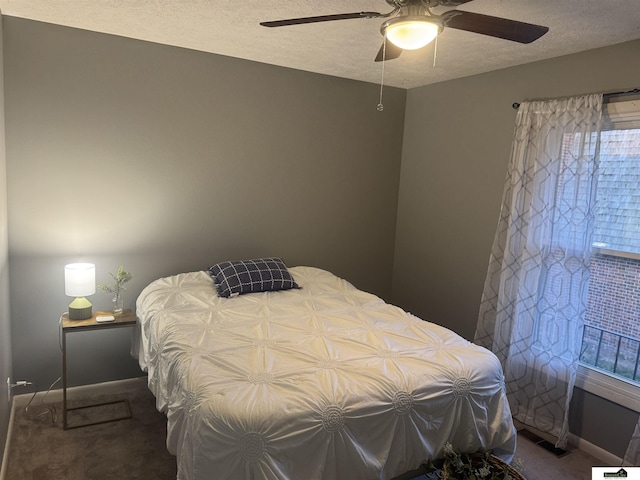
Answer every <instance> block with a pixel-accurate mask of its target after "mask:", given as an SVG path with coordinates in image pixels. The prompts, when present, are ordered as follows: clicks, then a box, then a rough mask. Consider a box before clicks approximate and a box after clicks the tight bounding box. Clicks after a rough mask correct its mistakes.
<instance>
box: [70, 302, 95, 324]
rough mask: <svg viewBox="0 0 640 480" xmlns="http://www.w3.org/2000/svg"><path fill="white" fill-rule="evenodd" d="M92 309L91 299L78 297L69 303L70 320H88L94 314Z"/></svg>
mask: <svg viewBox="0 0 640 480" xmlns="http://www.w3.org/2000/svg"><path fill="white" fill-rule="evenodd" d="M91 309H92V305H91V303H90V302H89V300H87V299H86V298H84V297H78V298H76V299H75V300H74V301H73V302H71V304H70V305H69V320H87V319H88V318H91V317H92V316H93V312H92V310H91Z"/></svg>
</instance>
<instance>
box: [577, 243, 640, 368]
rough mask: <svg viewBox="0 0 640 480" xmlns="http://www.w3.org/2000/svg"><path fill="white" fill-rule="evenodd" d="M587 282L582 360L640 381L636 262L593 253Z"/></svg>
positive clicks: (638, 269)
mask: <svg viewBox="0 0 640 480" xmlns="http://www.w3.org/2000/svg"><path fill="white" fill-rule="evenodd" d="M589 282H590V283H589V294H588V297H587V312H586V316H585V335H584V341H583V354H582V360H583V362H584V363H587V364H590V365H595V366H597V367H599V368H602V369H603V370H607V371H611V372H613V371H614V369H615V373H617V374H619V375H621V376H623V377H626V378H630V379H634V377H635V379H636V381H638V380H640V371H639V368H640V367H639V365H638V355H639V354H640V261H639V260H635V259H631V258H624V257H617V256H613V255H602V254H595V255H593V256H592V257H591V270H590V280H589ZM589 327H597V329H595V328H589ZM599 329H603V330H605V331H606V332H603V333H601V331H600V330H599ZM608 332H613V333H608ZM626 337H631V339H629V338H626ZM598 348H599V349H600V352H599V354H598V360H597V364H596V353H597V352H598ZM616 357H617V358H616Z"/></svg>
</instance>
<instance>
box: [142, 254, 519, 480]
mask: <svg viewBox="0 0 640 480" xmlns="http://www.w3.org/2000/svg"><path fill="white" fill-rule="evenodd" d="M290 272H291V274H292V275H293V276H294V278H295V280H296V282H297V283H298V285H300V287H301V289H299V290H288V291H280V292H266V293H253V294H247V295H241V296H238V297H234V298H229V299H224V298H219V297H218V296H217V295H216V291H215V288H214V286H213V282H212V279H211V278H210V277H209V275H208V274H207V273H206V272H193V273H185V274H180V275H176V276H173V277H168V278H163V279H160V280H156V281H155V282H153V283H151V284H150V285H149V286H148V287H147V288H146V289H145V290H144V291H143V292H142V293H141V295H140V297H139V298H138V302H137V314H138V317H139V320H140V327H141V333H142V339H141V351H140V354H139V361H140V365H141V367H142V368H143V369H144V370H146V371H148V373H149V388H150V389H151V391H152V392H153V393H154V395H155V396H156V399H157V407H158V409H159V410H161V411H163V412H165V413H166V414H167V417H168V427H167V428H168V435H167V447H168V449H169V451H170V452H171V453H173V454H175V455H177V462H178V479H184V480H187V479H189V480H201V479H232V480H240V479H262V478H264V479H275V478H279V479H300V480H309V479H331V480H342V479H349V480H352V479H354V480H355V479H367V480H368V479H388V478H393V477H394V476H397V475H400V474H402V473H404V472H406V471H408V470H412V469H415V468H417V467H418V466H419V465H420V464H421V463H424V462H425V461H427V460H428V459H430V458H433V457H437V456H438V455H439V454H440V453H441V452H442V448H443V445H444V443H445V442H451V443H452V444H453V446H454V448H458V449H463V450H468V451H475V450H477V449H480V448H483V449H493V450H494V452H495V453H498V454H500V455H501V456H502V457H503V458H506V459H507V460H510V459H511V457H512V455H513V452H514V450H515V442H516V435H515V429H514V427H513V424H512V421H511V413H510V410H509V406H508V404H507V400H506V396H505V392H504V381H503V375H502V370H501V368H500V364H499V362H498V360H497V359H496V357H495V356H494V355H493V354H492V353H490V352H489V351H487V350H485V349H483V348H481V347H478V346H476V345H473V344H472V343H470V342H467V341H466V340H464V339H463V338H461V337H460V336H458V335H456V334H455V333H453V332H451V331H449V330H447V329H445V328H443V327H440V326H438V325H435V324H433V323H428V322H425V321H422V320H420V319H418V318H416V317H414V316H412V315H411V314H409V313H406V312H404V311H403V310H401V309H400V308H397V307H394V306H392V305H389V304H386V303H384V302H383V301H382V300H381V299H379V298H378V297H376V296H374V295H371V294H369V293H365V292H362V291H360V290H357V289H356V288H355V287H353V286H352V285H351V284H349V283H348V282H346V281H345V280H342V279H340V278H338V277H336V276H334V275H333V274H331V273H329V272H326V271H324V270H319V269H317V268H311V267H293V268H291V269H290Z"/></svg>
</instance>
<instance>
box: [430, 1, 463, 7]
mask: <svg viewBox="0 0 640 480" xmlns="http://www.w3.org/2000/svg"><path fill="white" fill-rule="evenodd" d="M471 1H472V0H439V1H438V5H437V6H438V7H459V6H460V5H463V4H465V3H469V2H471Z"/></svg>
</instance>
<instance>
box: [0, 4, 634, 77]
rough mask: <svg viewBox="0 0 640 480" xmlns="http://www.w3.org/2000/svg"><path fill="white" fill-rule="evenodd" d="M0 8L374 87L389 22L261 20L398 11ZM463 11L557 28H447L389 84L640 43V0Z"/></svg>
mask: <svg viewBox="0 0 640 480" xmlns="http://www.w3.org/2000/svg"><path fill="white" fill-rule="evenodd" d="M0 9H1V10H2V13H3V14H4V15H9V16H15V17H21V18H26V19H32V20H39V21H42V22H47V23H53V24H59V25H65V26H70V27H76V28H81V29H86V30H93V31H97V32H103V33H110V34H114V35H121V36H124V37H131V38H136V39H140V40H147V41H151V42H156V43H163V44H167V45H174V46H179V47H184V48H190V49H194V50H201V51H204V52H211V53H216V54H220V55H226V56H231V57H237V58H243V59H247V60H253V61H257V62H263V63H269V64H273V65H280V66H284V67H290V68H295V69H299V70H306V71H309V72H316V73H322V74H327V75H334V76H338V77H344V78H350V79H355V80H362V81H366V82H372V83H379V82H380V79H381V75H382V64H381V63H375V62H374V61H373V59H374V58H375V56H376V54H377V52H378V49H379V48H380V45H381V43H382V36H381V34H380V25H381V23H382V22H383V19H356V20H342V21H336V22H325V23H315V24H308V25H297V26H290V27H281V28H265V27H261V26H260V25H259V22H261V21H266V20H279V19H283V18H291V17H306V16H314V15H327V14H333V13H349V12H359V11H377V12H381V13H385V12H389V11H390V10H391V8H390V7H389V5H388V4H387V3H386V2H385V1H384V0H315V1H311V0H241V1H238V0H236V1H233V0H0ZM450 9H451V8H450V7H447V8H443V7H438V8H437V9H435V10H434V13H436V14H439V13H442V12H443V11H446V10H450ZM459 9H460V10H467V11H472V12H476V13H483V14H486V15H493V16H498V17H504V18H509V19H513V20H520V21H523V22H528V23H534V24H539V25H545V26H548V27H549V28H550V31H549V33H547V34H546V35H545V36H544V37H542V38H541V39H540V40H538V41H536V42H534V43H532V44H529V45H522V44H518V43H513V42H509V41H505V40H499V39H495V38H491V37H486V36H483V35H479V34H473V33H468V32H464V31H460V30H453V29H445V30H444V32H443V33H442V34H441V35H440V36H439V37H438V41H437V58H436V63H435V66H434V65H433V63H434V44H432V45H429V46H427V47H425V48H423V49H421V50H417V51H413V52H404V53H403V54H402V56H401V57H400V58H398V59H395V60H392V61H389V62H386V63H385V67H384V83H385V84H386V85H392V86H396V87H401V88H414V87H419V86H422V85H428V84H431V83H435V82H441V81H444V80H450V79H453V78H459V77H464V76H469V75H474V74H478V73H483V72H487V71H491V70H497V69H501V68H506V67H510V66H514V65H519V64H523V63H529V62H534V61H537V60H543V59H546V58H551V57H557V56H561V55H567V54H570V53H575V52H579V51H584V50H590V49H593V48H598V47H604V46H607V45H613V44H616V43H622V42H626V41H630V40H635V39H639V38H640V0H607V1H604V0H474V1H472V2H469V3H467V4H464V5H462V6H460V7H459ZM638 60H639V61H640V52H638Z"/></svg>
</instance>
